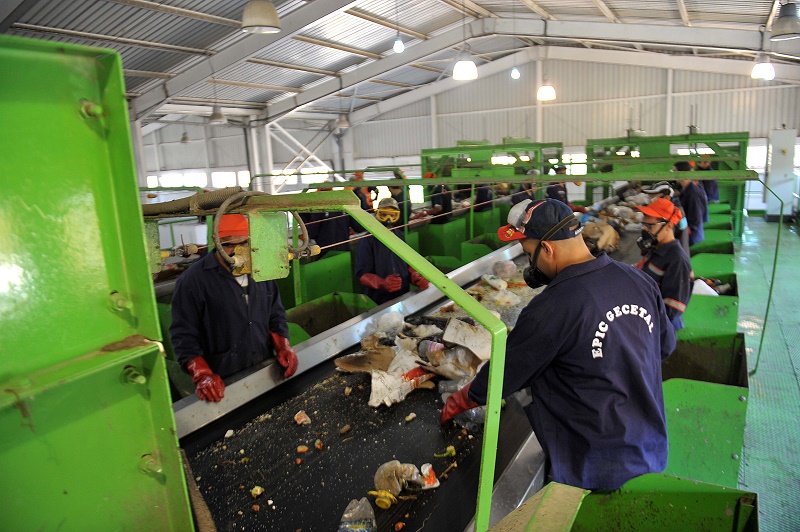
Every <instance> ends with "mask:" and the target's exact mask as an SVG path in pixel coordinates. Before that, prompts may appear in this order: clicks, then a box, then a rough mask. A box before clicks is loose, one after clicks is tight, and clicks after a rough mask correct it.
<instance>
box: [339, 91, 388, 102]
mask: <svg viewBox="0 0 800 532" xmlns="http://www.w3.org/2000/svg"><path fill="white" fill-rule="evenodd" d="M334 96H336V97H338V98H353V99H356V100H369V101H373V102H382V101H383V100H384V98H377V97H375V96H361V95H360V94H342V93H341V92H337V93H334Z"/></svg>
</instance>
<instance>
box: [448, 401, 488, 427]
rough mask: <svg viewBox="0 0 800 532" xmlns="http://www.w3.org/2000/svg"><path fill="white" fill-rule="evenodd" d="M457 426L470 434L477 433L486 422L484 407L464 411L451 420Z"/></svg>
mask: <svg viewBox="0 0 800 532" xmlns="http://www.w3.org/2000/svg"><path fill="white" fill-rule="evenodd" d="M453 421H455V422H456V424H457V425H459V426H460V427H463V428H465V429H467V430H468V431H470V432H478V431H479V430H480V429H481V427H483V424H484V422H485V421H486V407H485V406H476V407H475V408H470V409H469V410H465V411H463V412H461V413H460V414H458V415H456V416H455V417H454V418H453Z"/></svg>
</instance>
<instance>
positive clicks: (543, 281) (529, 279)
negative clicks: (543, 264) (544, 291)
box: [522, 242, 552, 288]
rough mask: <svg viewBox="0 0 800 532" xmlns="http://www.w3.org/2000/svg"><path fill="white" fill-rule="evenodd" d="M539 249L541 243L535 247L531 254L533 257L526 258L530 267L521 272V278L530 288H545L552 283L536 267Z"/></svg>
mask: <svg viewBox="0 0 800 532" xmlns="http://www.w3.org/2000/svg"><path fill="white" fill-rule="evenodd" d="M541 249H542V243H541V242H539V245H538V246H536V251H534V252H533V257H531V256H528V260H529V261H530V266H528V267H527V268H525V269H524V270H523V271H522V278H523V279H524V280H525V284H527V285H528V286H530V287H531V288H539V287H541V286H546V285H548V284H550V281H552V279H551V278H549V277H548V276H547V275H545V273H544V272H543V271H542V270H540V269H539V267H538V266H537V265H536V263H537V261H538V260H539V251H541Z"/></svg>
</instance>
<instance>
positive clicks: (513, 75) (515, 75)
mask: <svg viewBox="0 0 800 532" xmlns="http://www.w3.org/2000/svg"><path fill="white" fill-rule="evenodd" d="M519 77H520V73H519V69H518V68H517V67H514V68H512V69H511V79H519Z"/></svg>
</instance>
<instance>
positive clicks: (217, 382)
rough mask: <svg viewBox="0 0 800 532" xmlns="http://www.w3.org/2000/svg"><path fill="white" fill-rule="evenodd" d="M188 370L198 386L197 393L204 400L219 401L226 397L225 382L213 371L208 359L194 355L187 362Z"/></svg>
mask: <svg viewBox="0 0 800 532" xmlns="http://www.w3.org/2000/svg"><path fill="white" fill-rule="evenodd" d="M186 371H188V372H189V375H191V376H192V381H193V382H194V385H195V386H196V387H197V388H196V389H195V393H196V394H197V397H199V398H200V399H202V400H203V401H210V402H214V403H218V402H220V401H221V400H222V398H223V397H225V383H224V382H222V378H220V376H219V375H217V374H216V373H214V372H213V371H211V368H209V367H208V363H207V362H206V359H205V358H203V357H194V358H193V359H191V360H190V361H189V362H187V363H186Z"/></svg>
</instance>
